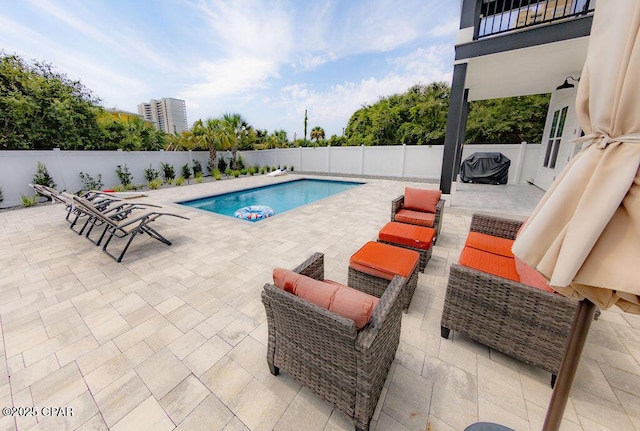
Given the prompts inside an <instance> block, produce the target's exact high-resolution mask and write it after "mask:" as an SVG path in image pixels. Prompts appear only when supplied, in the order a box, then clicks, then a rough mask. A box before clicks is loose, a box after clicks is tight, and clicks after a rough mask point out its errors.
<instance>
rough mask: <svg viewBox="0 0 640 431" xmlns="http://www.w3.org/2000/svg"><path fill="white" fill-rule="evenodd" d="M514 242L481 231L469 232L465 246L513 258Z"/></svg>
mask: <svg viewBox="0 0 640 431" xmlns="http://www.w3.org/2000/svg"><path fill="white" fill-rule="evenodd" d="M513 242H514V241H513V240H512V239H507V238H500V237H497V236H493V235H487V234H485V233H480V232H469V235H467V242H466V243H465V245H464V246H465V247H471V248H475V249H476V250H483V251H488V252H489V253H493V254H499V255H500V256H504V257H511V258H513V253H511V247H512V246H513Z"/></svg>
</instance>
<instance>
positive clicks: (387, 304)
mask: <svg viewBox="0 0 640 431" xmlns="http://www.w3.org/2000/svg"><path fill="white" fill-rule="evenodd" d="M405 281H406V280H405V278H404V277H400V276H399V275H396V276H394V277H393V280H391V282H390V283H389V286H388V287H387V288H386V289H385V291H384V293H383V294H382V296H381V297H380V299H379V301H378V305H377V306H376V308H375V310H373V314H372V315H371V320H370V321H369V324H368V325H366V326H365V327H364V328H362V329H361V330H360V332H359V333H358V338H357V339H356V350H358V351H363V350H367V349H371V347H372V346H373V344H374V341H375V340H376V337H377V336H378V334H380V333H381V332H383V331H382V330H383V329H384V327H385V325H388V324H392V319H394V318H396V317H397V316H400V318H402V303H401V302H402V299H401V298H400V295H401V294H402V288H403V287H404V283H405ZM394 314H396V315H397V316H395V315H394Z"/></svg>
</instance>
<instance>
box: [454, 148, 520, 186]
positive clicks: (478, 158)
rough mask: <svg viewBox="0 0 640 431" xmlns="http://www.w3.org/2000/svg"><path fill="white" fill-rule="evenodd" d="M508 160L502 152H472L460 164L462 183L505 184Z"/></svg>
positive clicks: (507, 173) (507, 177) (509, 163)
mask: <svg viewBox="0 0 640 431" xmlns="http://www.w3.org/2000/svg"><path fill="white" fill-rule="evenodd" d="M510 165H511V160H509V159H508V158H507V157H506V156H505V155H504V154H502V153H473V154H472V155H470V156H469V157H467V158H466V159H465V160H464V161H463V162H462V164H461V165H460V179H461V180H462V182H463V183H481V184H507V180H508V179H509V166H510Z"/></svg>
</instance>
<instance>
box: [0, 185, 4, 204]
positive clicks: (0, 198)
mask: <svg viewBox="0 0 640 431" xmlns="http://www.w3.org/2000/svg"><path fill="white" fill-rule="evenodd" d="M3 200H4V196H3V195H2V187H0V202H2V201H3Z"/></svg>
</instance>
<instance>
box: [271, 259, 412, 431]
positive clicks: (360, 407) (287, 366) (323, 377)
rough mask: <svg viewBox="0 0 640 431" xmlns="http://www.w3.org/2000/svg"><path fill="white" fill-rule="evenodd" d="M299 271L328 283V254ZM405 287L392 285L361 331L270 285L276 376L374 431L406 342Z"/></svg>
mask: <svg viewBox="0 0 640 431" xmlns="http://www.w3.org/2000/svg"><path fill="white" fill-rule="evenodd" d="M294 272H296V273H299V274H303V275H306V276H307V277H311V278H313V279H316V280H323V279H324V255H323V254H321V253H315V254H313V255H312V256H311V257H310V258H309V259H307V260H306V261H305V262H303V263H302V264H300V265H299V266H298V267H296V268H295V269H294ZM404 282H405V280H404V279H403V278H402V277H399V276H396V277H394V279H393V280H391V282H390V283H389V285H388V287H387V289H386V291H385V293H384V294H383V295H382V297H381V298H380V299H379V301H378V303H377V305H376V307H375V308H374V310H373V314H372V316H371V319H370V321H369V323H367V324H366V325H365V326H364V327H363V328H362V329H360V330H356V327H355V325H354V321H353V320H349V319H347V318H344V317H342V316H339V315H337V314H334V313H332V312H330V311H328V310H326V309H324V308H322V307H319V306H317V305H315V304H312V303H311V302H307V301H305V300H304V299H301V298H299V297H297V296H295V295H293V294H291V293H289V292H287V291H286V290H283V289H281V288H278V287H276V286H274V285H273V284H271V283H267V284H265V286H264V290H263V292H262V302H263V303H264V306H265V310H266V314H267V324H268V331H269V339H268V349H267V362H268V365H269V369H270V371H271V373H272V374H273V375H277V374H278V373H279V372H280V371H283V372H285V373H287V374H288V375H290V376H291V377H293V378H294V379H295V380H296V381H298V382H299V383H301V384H303V385H305V386H307V387H309V388H310V389H312V390H313V391H315V392H316V394H318V395H319V396H320V397H321V398H323V399H325V400H326V401H328V402H329V403H331V404H332V405H334V406H335V407H336V408H337V409H338V410H340V411H342V412H344V413H345V414H346V415H347V416H349V417H350V418H352V419H353V421H354V424H355V429H356V430H362V431H365V430H368V429H369V423H370V421H371V417H372V416H373V412H374V410H375V408H376V405H377V403H378V399H379V397H380V393H381V391H382V387H383V385H384V382H385V380H386V378H387V374H388V372H389V368H390V367H391V363H392V362H393V359H394V357H395V353H396V349H397V347H398V343H399V340H400V323H401V315H402V297H401V291H402V289H403V286H404Z"/></svg>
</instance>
